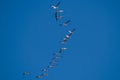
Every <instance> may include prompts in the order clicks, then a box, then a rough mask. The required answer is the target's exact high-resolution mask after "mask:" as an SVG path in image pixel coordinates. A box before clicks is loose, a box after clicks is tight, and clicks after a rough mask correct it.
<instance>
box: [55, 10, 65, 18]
mask: <svg viewBox="0 0 120 80" xmlns="http://www.w3.org/2000/svg"><path fill="white" fill-rule="evenodd" d="M59 14H60V12H55V19H56V20H60V19H62V18H63V17H64V16H61V15H59Z"/></svg>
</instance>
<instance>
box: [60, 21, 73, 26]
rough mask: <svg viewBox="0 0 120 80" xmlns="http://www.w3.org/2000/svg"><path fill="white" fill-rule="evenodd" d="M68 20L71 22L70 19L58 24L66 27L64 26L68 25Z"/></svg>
mask: <svg viewBox="0 0 120 80" xmlns="http://www.w3.org/2000/svg"><path fill="white" fill-rule="evenodd" d="M70 22H71V20H67V21H66V22H64V23H62V24H60V26H64V27H66V26H68V25H69V23H70Z"/></svg>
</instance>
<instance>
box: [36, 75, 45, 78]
mask: <svg viewBox="0 0 120 80" xmlns="http://www.w3.org/2000/svg"><path fill="white" fill-rule="evenodd" d="M43 77H44V76H42V75H39V76H36V78H43Z"/></svg>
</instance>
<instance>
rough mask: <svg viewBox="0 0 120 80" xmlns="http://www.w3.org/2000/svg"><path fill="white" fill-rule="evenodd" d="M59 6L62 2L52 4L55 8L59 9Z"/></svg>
mask: <svg viewBox="0 0 120 80" xmlns="http://www.w3.org/2000/svg"><path fill="white" fill-rule="evenodd" d="M59 6H60V2H58V3H57V4H56V5H52V6H51V7H52V8H53V9H58V8H59Z"/></svg>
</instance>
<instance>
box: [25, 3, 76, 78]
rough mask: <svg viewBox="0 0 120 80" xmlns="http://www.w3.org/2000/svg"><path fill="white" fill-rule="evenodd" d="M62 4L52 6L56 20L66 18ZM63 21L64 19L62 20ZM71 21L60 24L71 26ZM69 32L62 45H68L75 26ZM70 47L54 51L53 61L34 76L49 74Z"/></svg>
mask: <svg viewBox="0 0 120 80" xmlns="http://www.w3.org/2000/svg"><path fill="white" fill-rule="evenodd" d="M60 4H61V2H58V3H57V4H56V5H52V6H51V7H52V8H53V9H54V10H55V13H54V16H55V19H56V21H60V20H61V21H62V19H63V18H64V16H63V15H61V13H63V12H64V10H62V9H60ZM62 22H63V21H62ZM70 23H71V20H70V19H68V20H66V21H64V22H63V23H59V24H58V25H59V26H62V27H63V28H66V27H67V26H69V25H70ZM67 31H68V34H66V35H65V37H63V40H62V42H61V43H60V45H64V46H65V45H66V43H67V41H68V40H69V39H71V37H72V35H73V33H74V32H75V31H76V29H75V28H73V29H71V30H69V29H67ZM67 49H68V48H66V47H62V48H60V49H59V50H58V51H57V52H55V53H53V58H52V59H51V61H50V62H49V64H48V66H46V67H45V68H43V69H41V71H40V74H39V75H36V76H35V77H34V78H38V79H40V78H44V77H46V76H48V73H49V70H51V69H54V68H55V67H57V64H58V62H59V60H60V59H61V57H62V54H63V52H64V51H66V50H67ZM28 75H30V72H23V76H28Z"/></svg>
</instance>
